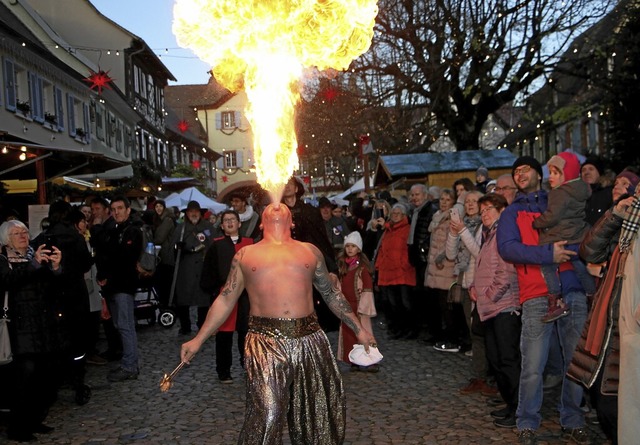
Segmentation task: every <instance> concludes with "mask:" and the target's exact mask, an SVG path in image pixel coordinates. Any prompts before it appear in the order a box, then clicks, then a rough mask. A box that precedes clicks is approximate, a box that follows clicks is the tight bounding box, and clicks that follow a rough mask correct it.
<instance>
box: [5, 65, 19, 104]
mask: <svg viewBox="0 0 640 445" xmlns="http://www.w3.org/2000/svg"><path fill="white" fill-rule="evenodd" d="M14 68H15V66H14V64H13V61H12V60H9V59H4V88H5V105H4V106H5V107H6V108H7V110H9V111H16V73H15V69H14Z"/></svg>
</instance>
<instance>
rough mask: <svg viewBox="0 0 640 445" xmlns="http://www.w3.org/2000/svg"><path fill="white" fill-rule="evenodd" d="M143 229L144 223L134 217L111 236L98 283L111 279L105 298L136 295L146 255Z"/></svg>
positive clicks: (105, 291)
mask: <svg viewBox="0 0 640 445" xmlns="http://www.w3.org/2000/svg"><path fill="white" fill-rule="evenodd" d="M141 227H142V220H140V219H137V218H135V217H133V216H131V217H129V218H128V219H127V220H126V221H124V222H123V223H122V224H116V225H115V226H114V227H113V228H112V229H111V230H109V232H108V233H107V235H106V246H105V249H104V253H103V254H102V255H101V256H103V258H102V259H101V260H100V261H99V267H98V281H102V280H105V279H106V280H107V283H106V285H105V286H103V288H102V292H103V294H104V295H106V296H111V295H114V294H117V293H125V294H129V295H135V293H136V290H137V289H138V287H139V285H140V279H139V276H138V270H137V264H138V259H139V258H140V253H141V252H142V231H141V230H140V228H141ZM98 254H99V255H100V252H98Z"/></svg>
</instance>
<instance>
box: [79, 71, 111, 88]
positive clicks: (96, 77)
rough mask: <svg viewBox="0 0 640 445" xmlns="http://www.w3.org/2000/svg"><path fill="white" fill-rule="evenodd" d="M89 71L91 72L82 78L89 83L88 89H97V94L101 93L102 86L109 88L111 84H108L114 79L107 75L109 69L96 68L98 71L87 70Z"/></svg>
mask: <svg viewBox="0 0 640 445" xmlns="http://www.w3.org/2000/svg"><path fill="white" fill-rule="evenodd" d="M89 72H91V75H90V76H89V77H85V78H84V79H82V80H84V81H85V82H87V83H90V84H91V86H90V87H89V89H91V90H93V89H94V88H95V89H97V90H98V94H102V89H103V88H108V89H111V85H109V84H110V83H111V82H113V80H114V79H112V78H111V76H109V71H102V70H98V72H97V73H96V72H94V71H93V70H89Z"/></svg>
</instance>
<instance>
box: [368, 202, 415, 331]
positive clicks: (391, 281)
mask: <svg viewBox="0 0 640 445" xmlns="http://www.w3.org/2000/svg"><path fill="white" fill-rule="evenodd" d="M410 229H411V224H410V223H409V219H408V218H407V208H406V207H405V206H404V204H401V203H397V204H395V205H394V206H393V207H392V208H391V216H390V219H389V222H387V223H386V224H385V230H384V234H383V235H382V238H381V240H380V246H379V247H378V251H377V252H376V259H375V269H376V273H377V277H378V281H377V284H378V286H379V287H380V293H381V296H382V300H383V301H388V302H389V314H388V321H389V336H390V337H391V338H403V337H406V336H408V335H411V334H412V333H413V332H417V327H418V319H417V317H416V314H415V311H414V310H413V308H412V305H411V300H410V297H411V289H412V287H413V286H415V285H416V271H415V269H414V267H413V266H412V265H411V263H410V262H409V247H408V245H407V239H408V238H409V231H410Z"/></svg>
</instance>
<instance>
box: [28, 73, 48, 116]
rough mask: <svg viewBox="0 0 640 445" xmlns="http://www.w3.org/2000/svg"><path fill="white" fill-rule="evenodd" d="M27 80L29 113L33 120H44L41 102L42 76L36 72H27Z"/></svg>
mask: <svg viewBox="0 0 640 445" xmlns="http://www.w3.org/2000/svg"><path fill="white" fill-rule="evenodd" d="M27 80H28V82H29V106H30V114H31V117H32V118H33V120H34V121H36V122H40V123H42V122H44V111H43V103H42V90H43V84H42V78H41V77H40V76H38V75H37V74H36V73H32V72H27Z"/></svg>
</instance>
